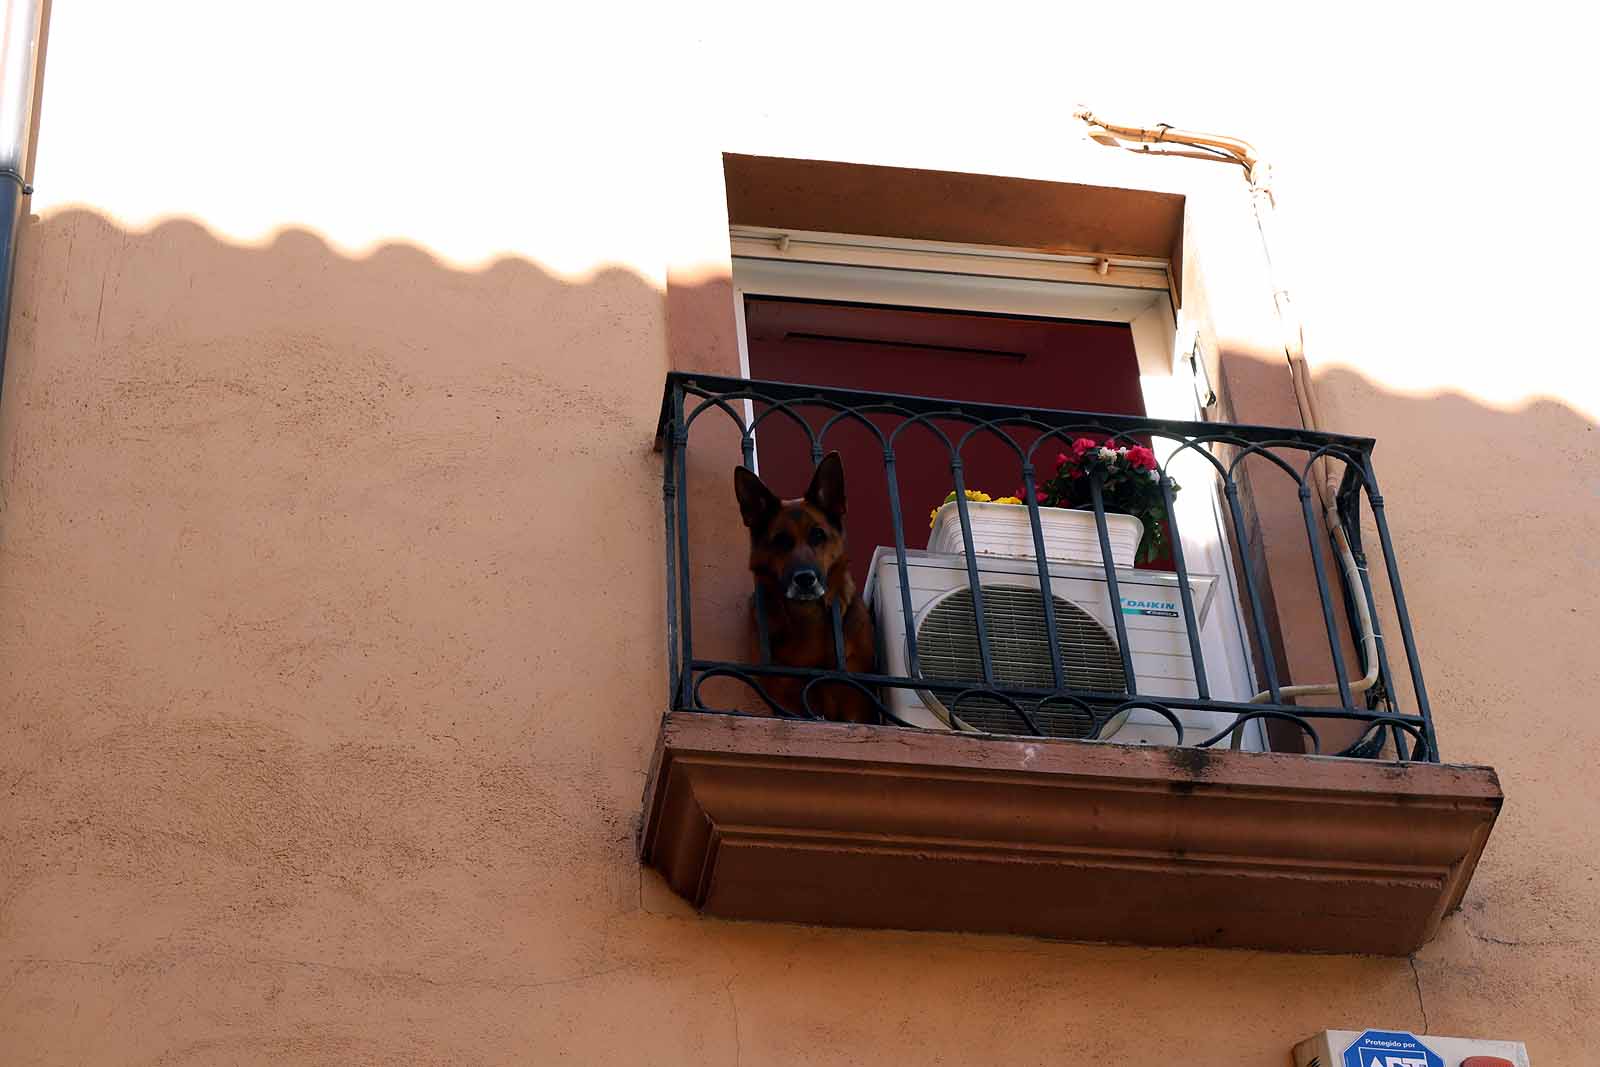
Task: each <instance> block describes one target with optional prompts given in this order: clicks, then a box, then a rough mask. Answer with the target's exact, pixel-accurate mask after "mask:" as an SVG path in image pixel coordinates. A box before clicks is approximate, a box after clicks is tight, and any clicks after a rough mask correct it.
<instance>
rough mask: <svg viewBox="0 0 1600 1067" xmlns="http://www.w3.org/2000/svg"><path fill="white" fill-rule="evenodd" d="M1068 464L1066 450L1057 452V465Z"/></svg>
mask: <svg viewBox="0 0 1600 1067" xmlns="http://www.w3.org/2000/svg"><path fill="white" fill-rule="evenodd" d="M1066 465H1067V454H1066V453H1065V452H1057V453H1056V466H1057V467H1065V466H1066Z"/></svg>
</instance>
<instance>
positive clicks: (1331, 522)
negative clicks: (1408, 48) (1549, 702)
mask: <svg viewBox="0 0 1600 1067" xmlns="http://www.w3.org/2000/svg"><path fill="white" fill-rule="evenodd" d="M1073 117H1074V118H1076V119H1078V120H1080V121H1082V122H1083V123H1084V124H1085V125H1087V126H1088V127H1089V137H1090V138H1091V139H1092V140H1094V141H1095V142H1097V143H1099V144H1103V145H1107V146H1109V147H1111V148H1122V149H1126V150H1127V151H1130V152H1140V153H1143V154H1145V155H1152V156H1182V157H1183V158H1185V159H1209V160H1211V161H1212V162H1213V163H1233V164H1236V165H1237V166H1239V167H1242V168H1243V169H1244V176H1245V181H1247V182H1249V184H1250V204H1251V207H1252V208H1253V209H1254V211H1255V218H1256V229H1257V230H1258V231H1259V232H1260V234H1261V249H1262V252H1263V253H1264V254H1265V256H1266V260H1267V275H1268V278H1269V279H1270V280H1271V283H1272V302H1273V305H1274V307H1275V308H1276V309H1277V313H1278V325H1279V329H1280V330H1281V331H1282V334H1283V352H1284V355H1285V356H1286V357H1287V359H1288V361H1289V380H1290V382H1291V383H1292V384H1293V386H1294V398H1295V404H1296V405H1297V406H1298V407H1299V409H1300V421H1301V423H1302V424H1303V425H1304V426H1305V428H1306V429H1308V430H1318V431H1320V430H1321V429H1322V423H1321V420H1320V419H1319V418H1318V417H1317V406H1316V401H1315V398H1314V395H1313V393H1312V389H1311V373H1310V369H1309V368H1308V367H1307V365H1306V353H1305V328H1304V326H1303V324H1302V323H1301V321H1300V319H1299V316H1298V314H1297V313H1296V312H1295V310H1294V306H1293V305H1292V304H1291V303H1290V300H1289V291H1288V289H1287V288H1286V287H1284V286H1283V285H1282V284H1281V282H1280V280H1279V267H1278V265H1277V263H1276V262H1274V260H1273V258H1272V237H1271V229H1272V224H1271V219H1272V210H1273V208H1274V207H1275V206H1276V201H1275V200H1274V198H1273V195H1272V187H1271V185H1270V184H1268V183H1269V180H1270V174H1271V168H1269V167H1268V166H1267V165H1266V164H1264V163H1263V162H1262V161H1261V158H1260V157H1259V156H1257V155H1256V150H1255V148H1254V147H1252V146H1251V145H1250V143H1249V142H1248V141H1241V140H1239V139H1238V138H1236V137H1223V136H1220V135H1217V134H1211V133H1196V132H1194V131H1192V130H1177V129H1173V128H1172V127H1171V126H1168V125H1166V124H1161V125H1158V126H1155V127H1144V126H1117V125H1113V124H1111V123H1109V122H1102V121H1101V120H1100V119H1098V118H1096V117H1095V116H1094V114H1093V113H1092V112H1090V111H1087V110H1080V111H1077V112H1074V113H1073ZM1315 467H1316V469H1317V477H1315V478H1313V479H1312V486H1313V487H1314V488H1315V489H1316V492H1317V502H1318V503H1319V504H1321V506H1322V514H1323V520H1324V521H1325V522H1326V523H1327V527H1328V536H1329V538H1330V539H1331V540H1332V541H1333V545H1334V548H1335V549H1336V550H1337V552H1338V554H1339V560H1340V563H1341V564H1342V565H1343V567H1344V573H1345V578H1346V580H1347V581H1348V582H1349V583H1350V588H1351V590H1352V591H1353V592H1355V593H1356V595H1355V596H1353V597H1352V598H1351V599H1352V600H1354V601H1355V606H1356V620H1357V629H1359V630H1360V631H1361V644H1362V649H1363V652H1364V653H1365V655H1366V659H1367V673H1366V676H1365V677H1363V678H1358V679H1356V680H1355V681H1353V682H1351V683H1350V692H1351V693H1364V692H1366V691H1367V690H1368V689H1371V688H1372V687H1373V686H1374V685H1376V684H1377V682H1378V641H1379V639H1380V638H1379V635H1378V633H1377V628H1376V627H1375V626H1374V625H1373V621H1372V615H1371V612H1370V611H1369V610H1368V608H1367V598H1366V596H1365V595H1364V592H1365V589H1366V585H1365V582H1364V580H1363V575H1362V571H1364V570H1365V568H1364V567H1362V566H1360V565H1358V564H1357V563H1356V558H1355V553H1354V552H1353V551H1352V550H1351V548H1350V539H1349V536H1348V535H1347V534H1346V533H1345V530H1344V525H1343V524H1342V523H1341V522H1340V521H1339V512H1338V508H1337V504H1336V497H1337V495H1338V491H1339V486H1338V481H1337V479H1335V477H1334V475H1333V472H1332V470H1331V469H1330V468H1329V465H1328V462H1327V460H1326V459H1318V460H1317V461H1316V464H1315ZM1338 692H1339V685H1338V683H1337V682H1318V683H1315V684H1311V685H1286V686H1280V687H1279V689H1278V694H1279V696H1280V697H1283V698H1288V697H1301V696H1323V695H1327V694H1335V693H1338ZM1270 699H1272V693H1271V691H1270V690H1269V691H1266V692H1261V693H1257V694H1256V695H1255V696H1253V697H1251V698H1250V703H1252V704H1261V703H1265V702H1266V701H1268V700H1270ZM1239 740H1240V738H1239V736H1238V735H1237V734H1235V735H1234V739H1233V744H1234V747H1235V748H1237V747H1238V745H1239Z"/></svg>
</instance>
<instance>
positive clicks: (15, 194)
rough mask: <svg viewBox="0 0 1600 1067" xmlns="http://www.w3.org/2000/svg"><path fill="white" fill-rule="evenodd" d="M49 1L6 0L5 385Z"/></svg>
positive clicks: (2, 77) (0, 257)
mask: <svg viewBox="0 0 1600 1067" xmlns="http://www.w3.org/2000/svg"><path fill="white" fill-rule="evenodd" d="M43 16H44V0H5V23H4V25H3V26H0V31H3V32H4V34H5V38H4V40H3V42H0V387H3V383H4V381H5V365H6V347H7V344H8V342H9V340H10V336H11V291H12V282H13V275H14V273H15V267H16V254H17V227H18V226H19V224H20V223H21V222H22V206H23V200H24V199H25V198H26V197H28V196H29V195H31V194H32V193H33V187H32V186H30V185H29V184H28V181H27V178H26V177H25V176H24V174H23V170H24V169H25V168H26V167H27V165H28V141H29V137H30V136H31V134H32V132H33V82H34V74H35V72H36V71H37V70H38V69H39V55H38V53H39V29H40V22H41V20H42V18H43Z"/></svg>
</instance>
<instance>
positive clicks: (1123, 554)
mask: <svg viewBox="0 0 1600 1067" xmlns="http://www.w3.org/2000/svg"><path fill="white" fill-rule="evenodd" d="M967 518H968V520H969V521H970V522H971V524H972V551H973V552H974V553H976V554H977V555H980V556H1008V557H1011V558H1013V559H1015V558H1017V557H1026V558H1029V559H1032V558H1035V552H1034V547H1033V530H1032V528H1031V526H1030V524H1029V522H1028V509H1027V506H1026V505H1023V504H982V503H979V502H977V501H975V500H969V501H967ZM1039 527H1040V531H1041V532H1042V533H1043V535H1044V556H1045V559H1048V560H1054V561H1057V562H1062V563H1095V564H1098V563H1100V534H1099V532H1098V531H1097V530H1096V529H1095V524H1094V512H1092V511H1077V510H1074V509H1071V508H1040V509H1039ZM1106 534H1107V536H1108V537H1109V538H1110V540H1111V562H1112V563H1113V564H1114V565H1115V566H1118V567H1132V566H1133V560H1134V556H1135V555H1136V554H1137V553H1138V551H1139V542H1140V541H1141V540H1142V539H1143V538H1144V523H1142V522H1140V521H1139V520H1138V519H1136V518H1134V517H1133V516H1132V515H1114V514H1112V513H1111V512H1107V513H1106ZM928 551H929V552H948V553H951V554H953V555H959V554H963V553H965V552H966V543H965V542H964V541H963V540H962V537H961V516H960V514H959V513H958V512H957V510H956V502H955V501H954V500H952V501H950V502H949V503H948V504H945V505H944V506H942V507H941V508H939V513H938V514H937V515H935V516H934V519H933V529H932V531H930V532H929V534H928Z"/></svg>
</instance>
